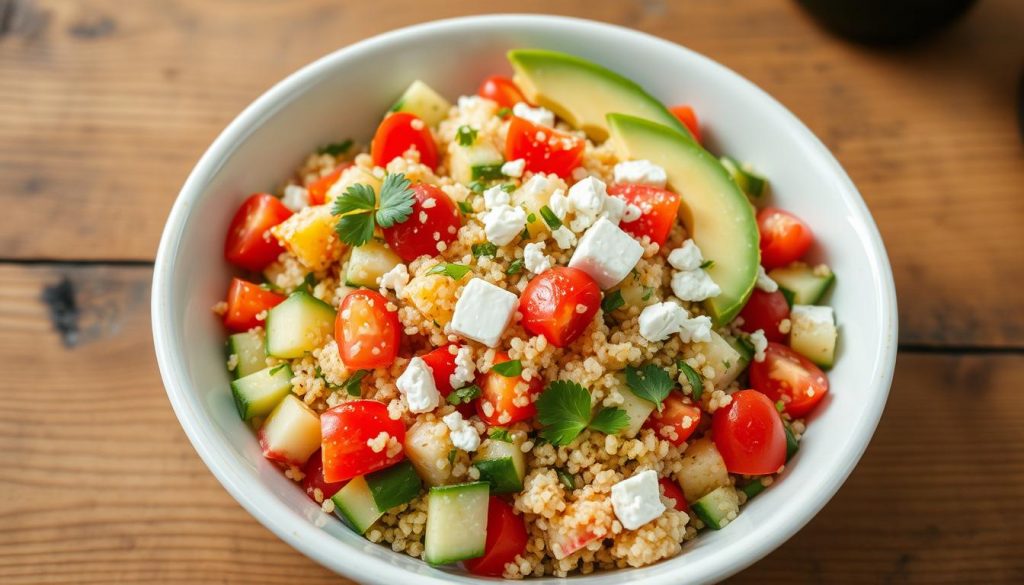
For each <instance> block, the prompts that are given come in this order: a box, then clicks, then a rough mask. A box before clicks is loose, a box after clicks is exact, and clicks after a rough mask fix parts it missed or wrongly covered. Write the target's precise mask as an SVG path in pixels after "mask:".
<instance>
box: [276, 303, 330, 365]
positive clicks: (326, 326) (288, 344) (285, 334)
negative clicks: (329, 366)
mask: <svg viewBox="0 0 1024 585" xmlns="http://www.w3.org/2000/svg"><path fill="white" fill-rule="evenodd" d="M333 322H334V308H333V307H331V306H330V305H328V304H327V303H325V302H323V301H321V300H320V299H318V298H316V297H314V296H313V295H311V294H309V293H307V292H306V291H303V290H297V291H295V292H293V293H292V294H290V295H289V296H288V298H287V299H285V300H284V301H282V302H281V304H279V305H277V306H276V307H274V308H273V309H270V311H268V312H267V320H266V328H267V355H271V356H273V357H278V358H297V357H301V356H302V355H303V354H305V353H306V352H311V351H313V350H314V349H316V348H318V347H320V346H321V345H322V344H323V342H324V340H325V339H327V338H328V336H329V335H330V334H331V324H332V323H333Z"/></svg>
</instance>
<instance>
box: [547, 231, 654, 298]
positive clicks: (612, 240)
mask: <svg viewBox="0 0 1024 585" xmlns="http://www.w3.org/2000/svg"><path fill="white" fill-rule="evenodd" d="M563 227H565V226H563ZM643 255H644V248H643V246H641V245H640V243H639V242H637V241H636V240H634V239H633V237H632V236H630V235H629V234H627V233H626V232H624V231H622V230H621V229H619V227H618V226H617V225H615V224H613V223H612V222H610V221H608V219H607V218H604V217H602V218H601V219H598V220H597V222H595V223H594V225H592V226H591V227H590V229H588V230H587V232H586V233H585V234H583V237H582V238H580V243H579V245H578V246H576V251H574V252H573V254H572V258H571V259H570V260H569V266H571V267H572V268H579V269H580V270H582V271H584V272H586V273H587V274H589V275H590V276H591V278H593V279H594V280H595V281H597V284H598V286H600V287H601V288H602V289H609V288H611V287H613V286H615V285H616V284H618V283H620V282H622V279H624V278H626V276H627V275H628V274H629V272H630V271H631V270H633V267H634V266H636V263H637V262H639V261H640V257H641V256H643Z"/></svg>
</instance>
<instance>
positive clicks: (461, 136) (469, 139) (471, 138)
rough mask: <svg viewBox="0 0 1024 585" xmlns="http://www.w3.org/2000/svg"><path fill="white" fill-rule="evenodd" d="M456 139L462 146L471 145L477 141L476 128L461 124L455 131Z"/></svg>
mask: <svg viewBox="0 0 1024 585" xmlns="http://www.w3.org/2000/svg"><path fill="white" fill-rule="evenodd" d="M455 139H456V140H458V141H459V144H460V145H462V146H471V145H472V144H473V143H474V142H476V129H475V128H473V127H471V126H459V129H458V130H456V131H455Z"/></svg>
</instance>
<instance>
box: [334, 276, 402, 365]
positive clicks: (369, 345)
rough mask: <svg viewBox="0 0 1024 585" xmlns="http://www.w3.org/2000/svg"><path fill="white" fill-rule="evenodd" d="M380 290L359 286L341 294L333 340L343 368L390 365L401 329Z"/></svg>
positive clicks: (395, 354)
mask: <svg viewBox="0 0 1024 585" xmlns="http://www.w3.org/2000/svg"><path fill="white" fill-rule="evenodd" d="M387 305H388V300H387V299H386V298H384V297H383V296H382V295H381V294H380V293H378V292H376V291H372V290H369V289H365V288H361V289H359V290H354V291H352V292H350V293H348V294H347V295H345V298H344V300H342V301H341V307H340V308H339V309H338V316H337V317H336V318H335V321H334V339H335V341H337V343H338V353H339V354H340V355H341V361H342V362H344V363H345V367H347V368H348V369H350V370H364V369H373V368H382V367H386V366H390V365H391V362H393V361H395V356H397V355H398V344H399V341H400V340H401V339H400V338H401V334H402V328H401V325H399V323H398V313H397V312H395V311H389V310H388V308H387Z"/></svg>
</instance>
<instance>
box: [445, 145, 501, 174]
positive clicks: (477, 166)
mask: <svg viewBox="0 0 1024 585" xmlns="http://www.w3.org/2000/svg"><path fill="white" fill-rule="evenodd" d="M504 162H505V157H504V156H502V154H501V152H499V151H498V149H497V148H495V147H494V145H492V144H491V143H490V142H486V141H483V140H478V141H477V142H475V143H473V144H471V145H469V146H455V147H454V149H453V151H452V154H451V157H450V160H449V168H450V170H451V174H452V178H453V179H455V180H456V181H458V182H460V183H462V184H463V185H469V184H470V183H472V182H473V181H481V180H491V179H501V178H503V177H504V175H503V174H502V173H501V165H502V164H503V163H504Z"/></svg>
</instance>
